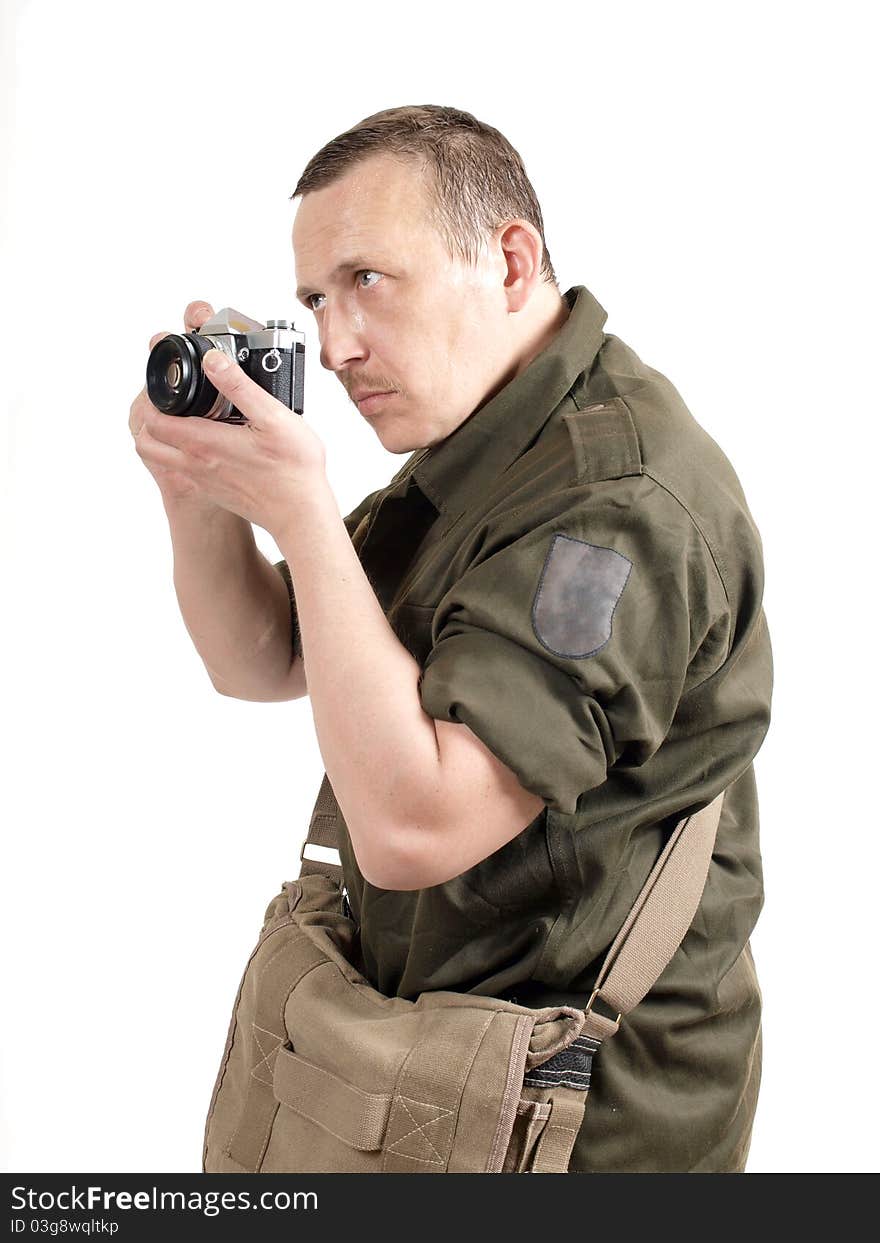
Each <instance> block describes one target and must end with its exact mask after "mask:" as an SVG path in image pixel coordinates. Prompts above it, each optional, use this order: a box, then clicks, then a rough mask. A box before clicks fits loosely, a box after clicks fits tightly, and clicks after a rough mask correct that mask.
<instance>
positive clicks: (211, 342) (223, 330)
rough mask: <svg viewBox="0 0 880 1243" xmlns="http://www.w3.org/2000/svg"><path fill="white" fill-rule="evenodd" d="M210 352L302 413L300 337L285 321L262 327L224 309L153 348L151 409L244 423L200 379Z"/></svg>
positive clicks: (302, 352)
mask: <svg viewBox="0 0 880 1243" xmlns="http://www.w3.org/2000/svg"><path fill="white" fill-rule="evenodd" d="M212 349H218V350H222V351H223V352H224V353H225V354H227V355H228V356H229V357H230V358H231V359H232V360H233V361H234V362H237V363H238V365H239V366H240V367H241V369H242V371H244V373H245V374H246V375H248V376H250V378H251V379H252V380H253V381H254V382H255V383H256V384H259V386H260V388H263V389H265V390H266V392H267V393H269V394H270V395H271V396H272V397H275V398H276V399H277V400H278V401H280V402H281V403H282V404H283V405H285V406H287V407H288V409H290V410H293V411H294V413H295V414H302V412H303V381H304V376H305V335H304V334H303V333H301V332H297V331H296V329H295V327H294V326H293V324H291V323H288V321H287V320H286V319H270V320H267V321H266V323H265V325H263V324H260V323H258V322H257V320H255V319H249V318H248V317H247V316H246V315H242V314H241V312H240V311H236V310H234V309H233V308H232V307H228V306H227V307H224V308H223V310H221V311H218V312H217V314H216V315H213V316H212V317H211V318H210V319H209V320H206V322H205V323H204V324H202V326H201V328H200V329H199V331H198V332H187V333H183V334H178V333H171V334H170V335H169V336H167V337H163V338H162V340H161V341H157V342H156V344H155V345H154V346H153V349H152V350H151V351H150V357H149V359H148V360H147V393H148V395H149V398H150V401H151V402H152V403H153V405H154V406H155V407H156V409H157V410H161V411H162V413H163V414H178V415H184V416H190V415H194V416H199V417H201V418H205V419H217V420H219V421H220V422H221V423H246V422H247V419H246V418H245V416H244V415H243V414H242V413H241V412H240V411H239V410H237V409H236V407H235V406H234V405H233V404H232V402H231V401H230V400H229V399H228V398H227V397H224V396H223V395H222V394H221V393H219V392H218V391H217V389H216V388H215V387H214V385H213V384H212V383H211V381H210V380H209V379H208V377H207V376H206V374H205V371H204V368H203V367H202V359H203V358H204V356H205V354H207V352H208V350H212Z"/></svg>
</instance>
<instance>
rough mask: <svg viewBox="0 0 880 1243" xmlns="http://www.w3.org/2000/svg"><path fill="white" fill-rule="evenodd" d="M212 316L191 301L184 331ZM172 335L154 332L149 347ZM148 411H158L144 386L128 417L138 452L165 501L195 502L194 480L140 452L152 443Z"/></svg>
mask: <svg viewBox="0 0 880 1243" xmlns="http://www.w3.org/2000/svg"><path fill="white" fill-rule="evenodd" d="M213 314H214V310H213V307H211V306H210V304H209V303H207V302H191V303H190V304H189V306H188V307H187V308H186V310H185V311H184V313H183V329H184V332H198V330H199V328H201V326H202V324H204V323H205V321H206V320H208V319H210V318H211V316H212V315H213ZM169 335H170V333H168V332H157V333H155V334H154V336H152V337H150V346H149V348H150V349H151V350H152V348H153V346H154V345H156V343H157V342H159V341H161V340H162V338H163V337H167V336H169ZM148 409H149V410H153V411H155V409H156V408H155V406H154V405H153V404H152V402H151V401H150V399H149V397H148V396H147V387H146V385H144V387H143V388H142V389H141V391H140V392H139V393H138V395H137V397H135V399H134V401H133V402H132V403H131V408H130V410H129V414H128V429H129V431H130V432H131V434H132V436H133V438H134V445H135V449H136V450H137V452H138V454H139V456H140V458H141V461H142V462H143V463H144V465H145V466H146V467H147V469H148V470H149V472H150V474H151V475H152V476H153V478H154V479H155V480H156V483H157V484H158V485H159V491H160V492H161V493H162V497H163V499H164V500H166V501H171V502H175V501H195V500H196V499H197V497H196V487H195V484H194V483H193V482H192V480H191V479H189V478H188V477H187V476H186V475H184V474H181V473H180V471H177V470H174V469H169V468H168V467H167V466H163V465H161V464H160V463H158V462H157V461H154V460H152V459H150V458H149V457H148V456H147V455H146V454H144V453H143V452H141V450H142V449H143V448H144V447H145V446H146V445H147V444H148V443H149V439H150V436H149V432H147V431H145V429H144V419H145V417H146V412H147V410H148ZM210 508H213V506H210Z"/></svg>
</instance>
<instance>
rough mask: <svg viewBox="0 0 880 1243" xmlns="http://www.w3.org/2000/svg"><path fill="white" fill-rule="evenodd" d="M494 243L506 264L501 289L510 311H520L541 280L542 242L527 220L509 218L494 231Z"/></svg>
mask: <svg viewBox="0 0 880 1243" xmlns="http://www.w3.org/2000/svg"><path fill="white" fill-rule="evenodd" d="M497 244H498V245H499V246H500V248H501V253H502V255H503V257H504V261H505V263H506V265H507V275H506V277H505V279H504V292H505V294H506V296H507V306H508V310H510V311H521V310H522V308H523V307H524V306H525V305H526V303H527V302H528V300H529V298H530V297H531V296H532V293H533V292H534V290H535V287H536V286H537V285H539V284H540V282H541V262H542V260H543V258H544V243H543V242H542V241H541V235H540V233H539V232H538V230H537V229H536V228H535V226H534V225H533V224H530V223H529V221H528V220H508V221H507V223H506V224H504V225H500V226H499V228H498V231H497Z"/></svg>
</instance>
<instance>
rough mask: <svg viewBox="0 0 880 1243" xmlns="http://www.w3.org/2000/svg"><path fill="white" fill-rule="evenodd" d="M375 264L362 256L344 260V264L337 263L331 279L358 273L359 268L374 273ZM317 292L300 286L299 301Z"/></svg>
mask: <svg viewBox="0 0 880 1243" xmlns="http://www.w3.org/2000/svg"><path fill="white" fill-rule="evenodd" d="M375 263H376V261H375V259H364V258H363V257H362V256H357V257H356V258H354V259H344V260H343V261H342V263H337V265H336V267H335V268H334V269H333V271H332V272H331V274H330V279H331V280H333V279H334V278H335V277H337V276H340V275H341V274H342V273H343V272H356V271H357V270H358V269H359V268H364V269H365V270H366V271H368V272H372V271H373V268H374V266H375ZM315 292H316V291H315V290H314V289H311V288H310V287H309V286H308V285H299V286H297V290H296V296H297V298H299V299H302V298H307V297H309V295H310V294H313V293H315Z"/></svg>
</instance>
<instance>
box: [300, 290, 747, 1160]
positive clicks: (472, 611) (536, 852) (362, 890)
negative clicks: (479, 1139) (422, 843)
mask: <svg viewBox="0 0 880 1243" xmlns="http://www.w3.org/2000/svg"><path fill="white" fill-rule="evenodd" d="M565 299H566V302H567V304H568V306H569V308H570V313H569V315H568V318H567V320H566V322H565V323H564V324H563V326H562V328H561V329H560V330H559V331H558V332H557V334H556V335H555V336H554V337H553V339H552V340H551V342H550V343H549V345H548V346H547V347H546V348H545V349H544V350H543V351H542V352H541V353H540V354H538V355H537V356H536V357H535V358H534V359H532V361H531V362H530V363H529V365H528V366H527V367H526V368H525V369H524V370H523V371H522V372H521V373H520V374H519V375H517V376H515V377H514V379H512V380H511V381H510V382H509V383H507V384H506V385H505V386H504V387H503V388H502V389H501V390H499V391H498V392H497V393H496V394H495V395H494V396H493V397H492V398H491V399H490V400H489V401H487V402H486V403H485V404H484V405H483V406H482V407H480V408H479V409H478V410H477V411H476V412H475V413H473V414H472V415H471V416H470V417H469V418H467V419H466V420H465V421H464V422H463V423H462V424H461V425H460V426H459V427H457V428H456V429H455V430H454V431H453V432H452V433H451V434H450V435H449V436H447V437H446V438H445V439H444V440H443V441H441V442H440V443H439V444H436V445H432V446H429V447H428V448H427V449H422V450H418V451H416V452H415V453H413V454H412V455H411V456H410V457H409V458H408V459H407V461H406V462H405V464H404V465H403V467H402V468H401V470H400V471H398V473H397V474H396V475H395V477H394V478H393V479H392V481H391V483H390V484H389V485H388V486H387V487H385V488H382V489H380V490H378V491H376V492H373V493H372V494H371V495H370V496H368V497H366V498H365V500H364V501H363V502H362V503H361V505H359V506H358V507H357V509H355V510H354V511H353V513H351V514H350V515H348V517H347V518H346V519H345V522H346V526H347V527H348V530H349V532H350V534H351V537H352V541H353V545H354V547H355V549H356V550H357V553H358V556H359V559H360V561H361V564H362V565H363V567H364V570H365V573H366V574H367V576H368V578H369V580H370V582H371V584H372V586H373V588H374V590H375V592H376V595H377V597H378V599H379V601H380V603H381V606H382V608H383V611H384V612H385V615H386V617H387V618H388V621H389V623H390V625H391V626H392V627H393V629H394V631H395V633H396V634H397V635H398V636H399V638H400V640H401V641H402V642H403V643H404V644H405V645H406V647H407V648H408V650H409V651H410V652H411V653H412V654H413V656H414V657H415V659H416V660H417V661H418V663H419V666H420V668H421V677H420V681H419V693H420V696H421V703H422V706H423V708H424V710H425V712H427V713H428V714H429V715H430V716H431V717H433V718H435V719H437V720H444V721H453V722H464V723H465V724H466V725H467V726H468V727H469V728H470V729H471V730H472V731H473V732H474V733H475V734H476V735H477V736H478V737H479V738H480V739H481V740H482V741H483V742H484V743H485V745H486V746H487V747H488V748H489V749H490V750H491V751H492V752H493V753H494V754H495V755H496V756H497V757H498V758H499V759H500V760H501V761H502V762H503V763H504V764H506V765H507V766H508V767H509V768H510V769H511V770H512V771H513V772H514V773H515V774H516V775H517V777H518V779H519V781H520V783H521V784H522V785H523V786H524V787H525V788H526V789H528V790H531V791H532V792H534V793H535V794H538V795H540V797H541V798H542V799H543V800H544V804H545V807H544V809H543V810H542V811H541V812H540V813H539V815H538V816H537V817H536V818H535V820H534V821H533V822H532V823H531V824H529V825H528V826H527V827H526V828H524V829H523V830H522V832H520V833H519V834H518V835H517V836H516V837H515V838H513V840H512V841H510V842H508V843H507V844H506V845H504V846H502V847H501V848H500V849H498V850H496V851H495V852H494V853H493V854H491V855H490V856H489V857H488V858H486V859H484V860H483V861H482V862H480V863H478V864H477V865H476V866H474V867H472V868H470V869H469V870H468V871H466V872H464V873H463V874H462V875H460V876H457V877H455V878H454V879H452V880H449V881H446V882H445V883H443V884H439V885H434V886H431V887H430V888H427V889H422V890H417V891H412V892H397V891H390V890H383V889H379V888H377V887H375V886H374V885H371V884H370V883H369V882H367V881H366V880H365V879H364V877H363V876H362V875H361V873H360V871H359V869H358V865H357V860H356V858H355V856H354V852H353V850H352V847H351V840H350V838H349V835H348V832H347V829H346V826H345V821H344V818H343V816H342V813H341V811H340V810H339V807H338V804H337V803H336V801H335V799H333V796H332V790H331V789H330V787H329V782H328V780H327V777H326V774H325V778H324V783H323V784H322V796H321V797H320V798H319V805H320V811H319V810H318V809H317V808H316V812H315V815H318V814H321V815H326V814H327V812H326V804H327V803H328V801H329V805H330V806H331V808H332V811H331V818H332V819H333V820H334V821H335V826H336V832H337V835H338V839H339V843H340V855H341V861H342V867H343V874H344V878H345V884H346V887H347V890H348V893H349V900H350V903H351V907H352V911H353V914H354V918H355V919H356V921H357V922H358V924H359V946H360V953H361V955H362V960H361V962H360V963H359V964H358V965H359V966H360V967H361V969H362V970H363V972H364V973H365V974H366V976H367V977H368V978H369V980H370V982H371V983H372V984H373V985H374V986H375V987H376V988H378V989H379V990H381V991H382V992H383V993H385V994H386V995H389V996H394V995H397V996H401V997H405V998H408V999H410V1000H414V999H415V998H416V997H417V996H418V995H419V993H421V992H423V991H428V990H435V989H450V990H458V991H461V992H472V993H477V994H482V995H487V996H496V997H503V998H507V999H510V1000H513V1001H516V1002H518V1003H520V1004H522V1005H529V1006H536V1007H538V1006H546V1005H555V1004H565V1005H573V1006H579V1007H580V1008H583V1007H584V1006H585V1005H586V1002H587V999H588V998H589V995H590V993H591V992H592V989H593V984H594V981H595V979H596V976H597V974H598V972H599V969H600V967H601V964H602V961H603V958H604V956H605V954H606V952H607V950H608V948H609V946H610V944H611V942H612V941H613V939H614V937H615V936H616V935H617V933H618V931H619V929H620V927H621V925H622V924H623V922H624V920H625V919H626V917H627V915H628V914H629V911H630V909H631V907H632V905H633V903H634V901H635V899H636V897H637V895H638V893H639V890H640V889H641V887H642V885H643V884H644V882H645V880H646V878H647V876H648V873H649V872H650V870H651V867H652V866H653V864H654V862H655V860H656V858H657V856H658V855H659V854H660V852H661V850H662V849H663V846H664V844H665V842H666V841H667V839H668V837H669V834H670V832H671V831H672V829H673V828H674V826H675V825H676V823H677V822H678V821H679V820H680V819H681V817H682V816H685V815H688V814H690V813H691V812H694V811H696V810H698V809H699V808H701V807H703V806H705V805H706V804H708V803H709V802H710V801H711V800H712V799H713V798H714V797H715V795H716V794H718V793H719V792H721V791H722V790H726V791H727V793H726V796H725V800H724V805H723V810H722V816H721V821H720V824H719V827H718V834H717V839H716V843H715V848H714V853H713V856H712V862H711V865H710V869H709V874H708V879H707V882H706V887H705V890H704V893H703V897H702V899H701V902H700V905H699V908H698V910H697V913H696V916H695V918H694V921H693V924H692V925H691V927H690V929H689V931H688V932H687V934H686V936H685V938H684V940H683V942H682V944H681V947H680V948H679V949H678V950H677V952H676V953H675V955H674V956H673V958H672V960H671V961H670V963H669V965H668V966H667V968H666V969H665V970H664V971H663V973H662V975H661V976H660V978H659V980H658V981H657V983H656V984H655V986H654V987H653V988H652V989H651V990H650V992H649V993H648V995H647V996H646V997H645V999H644V1000H643V1001H642V1002H641V1003H640V1004H639V1005H638V1006H637V1007H636V1008H635V1009H634V1010H632V1011H631V1012H630V1014H628V1015H626V1016H625V1017H624V1018H623V1019H622V1021H621V1026H620V1030H619V1031H618V1032H617V1034H616V1035H615V1036H614V1037H613V1038H612V1039H610V1040H608V1041H607V1042H605V1043H604V1044H603V1045H602V1047H601V1048H600V1050H599V1052H598V1054H597V1056H596V1058H595V1061H594V1064H593V1073H592V1081H591V1087H590V1092H589V1096H588V1098H587V1106H586V1113H585V1116H584V1121H583V1125H582V1127H581V1130H580V1132H579V1135H578V1137H577V1140H576V1142H575V1147H574V1150H573V1154H572V1159H571V1163H570V1167H569V1168H570V1171H571V1172H621V1171H668V1172H672V1171H703V1172H709V1171H736V1170H741V1169H742V1168H743V1167H744V1163H745V1158H746V1154H747V1152H748V1146H749V1141H750V1135H751V1129H752V1122H753V1118H754V1114H755V1108H756V1102H757V1094H758V1086H759V1081H760V1074H761V1028H760V1015H761V994H760V990H759V987H758V982H757V978H756V975H755V969H754V964H753V960H752V955H751V949H750V946H749V936H750V934H751V931H752V929H753V927H754V925H755V921H756V920H757V917H758V913H759V911H760V909H761V905H762V900H763V888H762V873H761V859H760V850H759V832H758V829H759V826H758V803H757V793H756V786H755V777H754V769H753V763H752V761H753V759H754V756H755V754H756V752H757V751H758V749H759V747H760V745H761V743H762V741H763V739H764V736H765V734H766V731H767V728H768V725H769V719H770V700H771V689H772V656H771V647H770V639H769V635H768V631H767V625H766V620H765V616H764V611H763V608H762V591H763V563H762V548H761V540H760V536H759V533H758V531H757V529H756V526H755V523H754V521H753V519H752V516H751V514H750V512H749V508H748V505H747V503H746V499H745V497H744V495H743V491H742V488H741V486H740V483H739V480H738V478H737V476H736V474H735V472H734V470H733V468H732V466H731V464H730V462H729V461H728V459H727V457H726V456H725V454H724V453H723V452H722V450H721V449H720V447H719V446H718V445H717V444H716V442H715V441H714V440H713V439H712V438H711V437H710V436H709V435H708V434H707V433H706V431H705V430H704V429H703V428H702V427H701V426H700V425H699V424H698V423H697V422H696V421H695V419H694V418H693V416H692V415H691V414H690V412H689V411H688V409H687V408H686V406H685V405H684V402H683V401H682V399H681V397H680V395H679V394H678V392H677V391H676V389H675V388H674V387H673V385H672V384H671V383H670V382H669V380H667V379H666V378H665V377H664V376H663V375H661V374H660V373H659V372H657V371H655V370H653V369H652V368H651V367H649V366H647V365H646V364H645V363H643V362H642V361H641V359H640V358H639V357H638V356H637V355H636V353H635V352H634V351H633V350H632V349H631V348H630V347H629V346H627V345H626V344H624V342H623V341H621V340H620V339H619V338H617V337H615V336H613V335H610V334H607V333H605V332H604V324H605V320H606V315H605V312H604V310H603V309H602V307H601V306H600V305H599V304H598V302H597V301H596V300H595V298H594V297H593V296H592V294H591V293H590V292H589V290H587V289H586V288H584V287H583V286H576V287H574V288H573V289H570V290H569V291H568V292H567V293H566V294H565ZM277 568H278V569H279V570H280V571H281V572H282V574H283V575H284V576H285V579H286V581H287V584H288V589H289V591H290V596H291V606H292V616H293V620H294V643H295V645H296V644H297V643H298V638H297V628H296V615H295V600H294V596H293V590H292V585H291V582H290V574H289V572H288V569H287V566H286V564H285V563H284V562H280V563H279V564H278V567H277ZM313 820H314V817H313Z"/></svg>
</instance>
